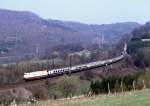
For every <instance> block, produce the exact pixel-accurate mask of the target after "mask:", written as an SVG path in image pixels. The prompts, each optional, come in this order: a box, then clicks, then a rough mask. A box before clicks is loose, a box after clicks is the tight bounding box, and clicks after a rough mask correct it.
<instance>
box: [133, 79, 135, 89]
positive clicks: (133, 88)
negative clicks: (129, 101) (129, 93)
mask: <svg viewBox="0 0 150 106" xmlns="http://www.w3.org/2000/svg"><path fill="white" fill-rule="evenodd" d="M133 91H135V81H133Z"/></svg>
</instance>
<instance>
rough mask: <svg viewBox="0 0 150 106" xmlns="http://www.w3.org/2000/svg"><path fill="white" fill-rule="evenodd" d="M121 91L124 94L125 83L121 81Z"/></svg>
mask: <svg viewBox="0 0 150 106" xmlns="http://www.w3.org/2000/svg"><path fill="white" fill-rule="evenodd" d="M121 91H122V93H123V81H121Z"/></svg>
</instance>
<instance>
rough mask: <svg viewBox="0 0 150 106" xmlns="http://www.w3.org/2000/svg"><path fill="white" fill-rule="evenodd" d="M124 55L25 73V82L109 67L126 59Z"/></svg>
mask: <svg viewBox="0 0 150 106" xmlns="http://www.w3.org/2000/svg"><path fill="white" fill-rule="evenodd" d="M124 55H125V53H124V52H123V53H122V54H121V55H120V56H118V57H115V58H112V59H107V60H104V61H96V62H90V63H87V64H81V65H76V66H71V67H65V68H59V69H52V70H43V71H36V72H28V73H24V76H23V78H24V80H25V81H30V80H37V79H43V78H51V77H56V76H60V75H63V74H71V73H77V72H81V71H85V70H88V69H93V68H97V67H101V66H107V65H109V64H112V63H115V62H118V61H120V60H122V59H123V58H124Z"/></svg>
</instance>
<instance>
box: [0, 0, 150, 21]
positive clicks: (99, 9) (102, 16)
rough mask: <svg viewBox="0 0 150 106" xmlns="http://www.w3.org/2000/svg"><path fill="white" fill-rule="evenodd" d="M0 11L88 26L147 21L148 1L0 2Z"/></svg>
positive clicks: (149, 9) (13, 0) (6, 0)
mask: <svg viewBox="0 0 150 106" xmlns="http://www.w3.org/2000/svg"><path fill="white" fill-rule="evenodd" d="M0 8H1V9H11V10H26V11H31V12H34V13H36V14H38V15H39V16H41V17H43V18H46V19H49V18H50V19H59V20H67V21H78V22H83V23H90V24H106V23H115V22H125V21H134V22H139V23H144V22H146V21H150V0H0Z"/></svg>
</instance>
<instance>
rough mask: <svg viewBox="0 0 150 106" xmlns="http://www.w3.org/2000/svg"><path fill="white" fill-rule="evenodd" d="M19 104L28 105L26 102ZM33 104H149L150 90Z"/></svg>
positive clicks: (84, 105)
mask: <svg viewBox="0 0 150 106" xmlns="http://www.w3.org/2000/svg"><path fill="white" fill-rule="evenodd" d="M19 106H28V104H22V105H19ZM31 106H32V105H31ZM33 106H150V90H142V91H136V92H132V93H131V92H127V93H124V94H117V95H115V96H114V95H113V96H108V95H100V96H96V97H81V98H78V99H71V100H66V99H65V100H54V101H53V100H48V101H40V102H38V103H36V104H33Z"/></svg>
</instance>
